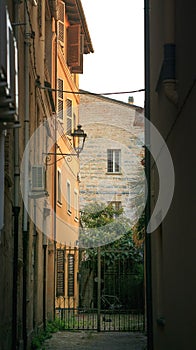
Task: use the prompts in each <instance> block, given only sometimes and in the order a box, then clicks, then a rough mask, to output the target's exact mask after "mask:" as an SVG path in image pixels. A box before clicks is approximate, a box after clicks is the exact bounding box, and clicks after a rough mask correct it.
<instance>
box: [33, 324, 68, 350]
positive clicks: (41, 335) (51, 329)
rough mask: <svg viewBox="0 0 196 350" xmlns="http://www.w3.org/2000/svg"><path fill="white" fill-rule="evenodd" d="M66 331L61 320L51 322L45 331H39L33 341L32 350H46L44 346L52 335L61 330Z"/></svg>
mask: <svg viewBox="0 0 196 350" xmlns="http://www.w3.org/2000/svg"><path fill="white" fill-rule="evenodd" d="M63 329H64V324H63V322H62V321H61V320H59V319H55V320H54V321H50V322H48V323H47V325H46V329H45V330H41V331H39V332H38V333H37V334H36V335H35V336H34V337H33V339H32V342H31V349H32V350H38V349H42V350H45V348H42V347H41V346H42V344H43V343H44V341H45V340H47V339H49V338H51V337H52V333H55V332H58V331H60V330H63Z"/></svg>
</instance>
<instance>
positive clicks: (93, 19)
mask: <svg viewBox="0 0 196 350" xmlns="http://www.w3.org/2000/svg"><path fill="white" fill-rule="evenodd" d="M82 5H83V9H84V13H85V16H86V21H87V24H88V29H89V32H90V36H91V40H92V44H93V47H94V51H95V52H94V53H93V54H89V55H84V73H83V75H80V88H81V89H84V90H89V91H91V92H96V93H104V92H121V91H131V90H138V89H142V88H144V0H82ZM131 95H132V96H134V104H136V105H138V106H142V107H143V105H144V94H143V92H140V93H135V94H124V95H112V96H108V97H111V98H115V99H118V100H122V101H124V102H128V96H131Z"/></svg>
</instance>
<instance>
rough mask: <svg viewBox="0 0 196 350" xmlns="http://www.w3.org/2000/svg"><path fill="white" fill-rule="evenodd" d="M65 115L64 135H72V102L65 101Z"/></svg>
mask: <svg viewBox="0 0 196 350" xmlns="http://www.w3.org/2000/svg"><path fill="white" fill-rule="evenodd" d="M66 114H67V130H66V134H67V135H71V133H72V101H71V100H69V99H67V100H66Z"/></svg>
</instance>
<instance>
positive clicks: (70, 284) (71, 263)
mask: <svg viewBox="0 0 196 350" xmlns="http://www.w3.org/2000/svg"><path fill="white" fill-rule="evenodd" d="M73 296H74V255H73V254H69V255H68V297H73Z"/></svg>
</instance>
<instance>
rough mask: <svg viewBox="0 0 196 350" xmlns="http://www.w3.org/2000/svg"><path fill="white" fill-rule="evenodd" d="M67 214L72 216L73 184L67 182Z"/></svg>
mask: <svg viewBox="0 0 196 350" xmlns="http://www.w3.org/2000/svg"><path fill="white" fill-rule="evenodd" d="M67 212H68V214H71V184H70V182H69V181H67Z"/></svg>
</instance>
